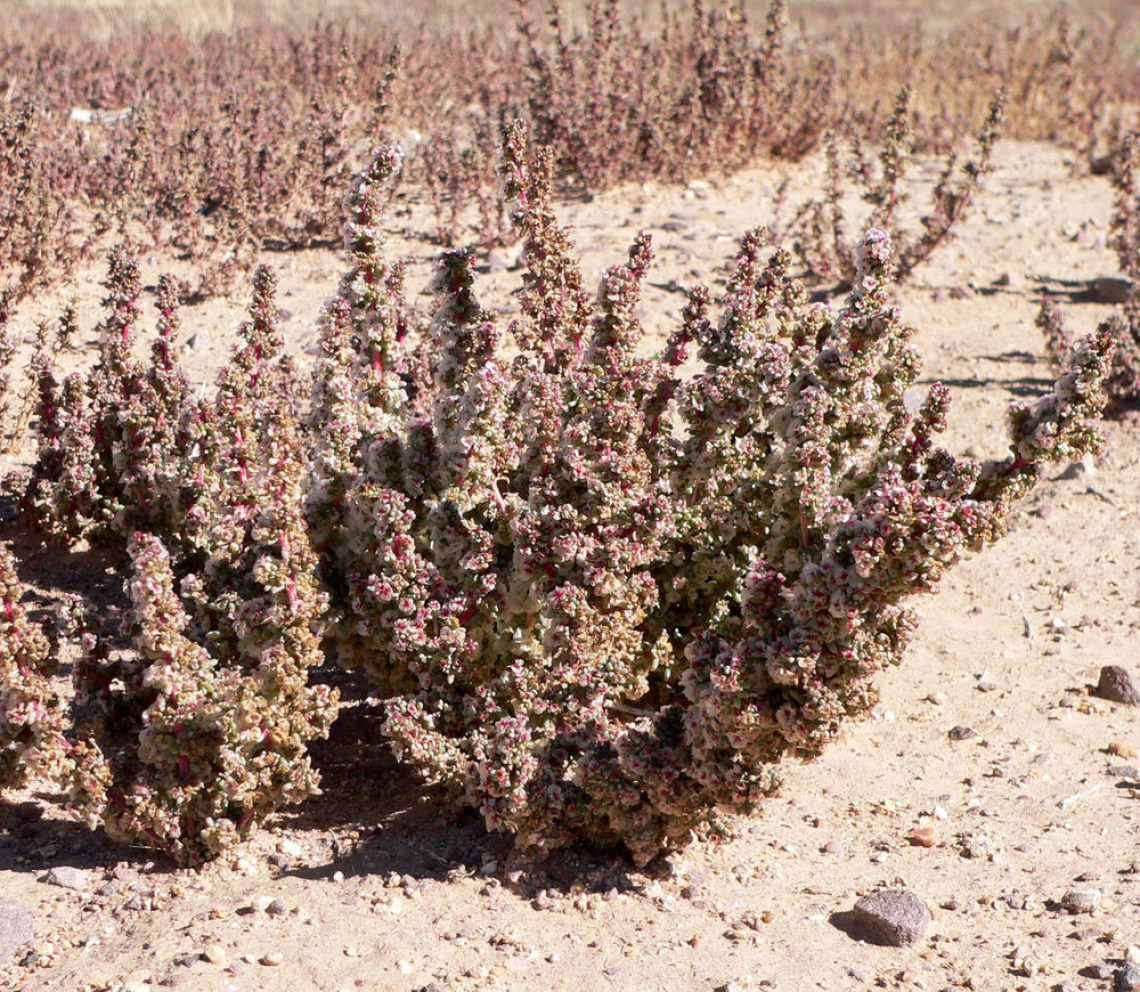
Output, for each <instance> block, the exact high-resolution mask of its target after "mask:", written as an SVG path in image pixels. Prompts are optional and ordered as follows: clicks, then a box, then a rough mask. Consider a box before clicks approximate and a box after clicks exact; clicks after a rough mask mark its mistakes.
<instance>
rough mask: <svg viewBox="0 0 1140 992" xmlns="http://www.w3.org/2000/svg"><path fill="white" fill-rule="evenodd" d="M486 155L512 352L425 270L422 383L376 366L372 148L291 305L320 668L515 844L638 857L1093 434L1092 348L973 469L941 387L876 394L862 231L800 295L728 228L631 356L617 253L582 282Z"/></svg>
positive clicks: (788, 750) (388, 303)
mask: <svg viewBox="0 0 1140 992" xmlns="http://www.w3.org/2000/svg"><path fill="white" fill-rule="evenodd" d="M504 146H505V158H506V162H505V166H504V172H505V179H506V186H507V191H508V195H509V197H510V198H511V200H512V202H513V204H514V209H515V217H516V222H517V224H518V226H519V228H520V230H521V232H522V233H523V235H524V236H525V247H524V252H523V256H522V259H523V264H524V266H525V274H524V277H523V289H522V295H521V304H522V315H521V317H520V318H519V319H518V320H516V321H515V322H514V323H513V324H512V325H511V326H510V327H509V328H507V333H509V334H510V335H511V337H513V339H514V341H515V342H516V344H517V346H518V349H519V355H518V357H517V358H515V359H513V360H507V359H506V358H505V357H503V356H502V354H501V353H500V351H499V349H498V347H497V346H498V339H499V331H498V330H497V328H496V327H495V325H494V322H493V320H492V319H491V317H490V315H489V314H488V313H487V312H486V311H484V310H483V309H482V308H481V307H480V305H479V303H478V300H477V298H476V297H475V294H474V291H473V282H472V275H471V266H470V260H469V258H468V256H467V255H466V254H465V253H463V252H450V253H447V254H445V255H444V256H443V257H442V258H441V261H440V268H439V277H438V285H437V289H438V293H439V297H440V305H439V309H438V312H437V315H436V318H435V320H434V322H433V323H432V325H431V328H430V330H429V335H430V342H431V350H432V351H434V354H435V355H436V356H437V361H436V362H435V363H434V368H432V369H431V370H430V379H429V377H428V373H427V372H425V370H424V367H423V366H422V365H417V364H415V363H410V362H409V361H408V359H407V355H406V353H405V350H404V349H405V329H406V326H407V319H406V316H405V313H404V309H403V301H402V297H401V293H400V281H399V271H400V270H399V267H398V266H396V265H394V264H393V263H391V262H389V261H388V260H386V259H385V258H384V256H383V235H382V228H381V223H380V221H381V215H380V210H381V207H382V205H383V204H384V202H385V199H386V196H387V190H388V188H389V187H390V184H391V183H392V182H393V180H394V177H395V173H396V171H397V169H398V167H399V164H400V155H399V152H398V150H397V149H396V148H394V147H392V146H388V147H386V148H383V149H381V150H380V151H379V152H377V153H376V154H375V156H374V158H373V161H372V164H371V166H370V167H369V168H368V169H366V170H365V172H364V173H363V175H362V177H361V179H360V180H359V181H358V182H357V183H356V184H355V186H354V187H353V189H352V191H351V193H350V195H349V197H348V201H347V215H348V221H347V224H346V228H345V237H346V244H347V245H348V248H349V250H350V252H351V253H352V255H353V262H354V267H353V269H352V271H351V272H350V273H349V274H348V275H347V276H346V277H345V279H344V280H343V282H342V283H341V287H340V290H339V292H338V295H337V296H336V298H335V299H334V300H332V301H331V302H330V303H329V304H328V306H327V308H326V310H325V314H324V317H323V318H322V337H321V349H322V350H321V355H320V359H319V362H318V366H317V371H316V380H315V393H314V408H313V413H312V419H311V422H310V431H311V436H312V438H313V440H314V445H315V449H314V455H313V477H312V484H311V488H310V492H309V514H310V522H311V525H312V527H313V531H314V534H315V535H316V540H315V544H316V547H317V549H318V551H319V553H320V554H321V558H322V569H323V575H324V577H325V579H326V581H327V583H328V585H329V587H330V589H331V590H332V591H333V600H334V609H335V612H336V615H337V626H336V628H335V630H336V633H337V637H338V639H339V640H340V650H341V655H340V657H341V660H342V662H344V663H345V664H349V665H363V666H364V667H365V668H366V669H367V671H368V672H369V673H370V674H371V675H372V676H373V677H374V678H375V679H376V680H377V681H378V682H379V683H380V684H381V685H382V686H383V687H385V689H386V690H387V691H388V692H389V693H392V694H393V695H392V697H391V698H390V699H389V700H388V701H387V703H386V707H387V721H386V724H385V731H386V733H387V734H388V735H389V736H390V737H391V739H392V741H393V743H394V745H395V747H396V750H397V752H398V753H399V754H400V755H401V756H402V757H403V758H404V759H405V760H408V761H410V762H411V763H412V764H413V765H415V766H416V767H417V768H419V769H420V770H421V772H422V773H423V774H424V775H425V776H426V777H428V778H430V779H433V780H436V781H440V782H443V783H446V784H447V785H448V786H450V787H451V788H452V789H454V790H455V792H456V793H457V794H458V795H460V796H461V797H462V798H463V799H464V801H466V802H467V803H469V804H470V805H472V806H474V807H476V808H477V809H479V810H480V811H481V812H482V814H483V816H484V818H485V819H486V821H487V823H488V824H489V825H490V826H491V827H492V828H497V829H507V830H511V831H513V832H514V833H515V834H516V835H517V837H518V839H519V841H520V842H521V843H523V844H527V845H534V846H538V847H553V846H557V845H561V844H566V843H568V842H570V841H572V840H575V839H586V840H588V841H590V842H593V843H602V844H607V845H612V844H620V845H624V846H625V848H626V849H627V850H628V851H629V853H630V854H631V855H632V856H633V858H634V859H635V860H636V861H638V862H645V861H647V860H649V859H651V858H652V857H654V856H655V855H656V854H658V853H659V852H660V851H661V850H662V849H664V848H668V847H670V846H675V845H682V844H684V843H686V842H687V840H688V838H689V837H690V836H691V831H692V830H693V829H695V828H699V827H700V826H701V825H702V824H708V823H710V821H713V820H715V817H716V815H717V813H718V811H730V812H732V811H747V810H751V809H753V808H754V807H755V805H756V804H757V802H758V801H759V800H761V799H762V798H763V797H765V796H767V795H769V794H771V793H772V791H773V790H774V789H775V788H776V787H777V785H778V783H779V763H780V761H781V760H782V759H784V758H785V757H800V758H808V757H811V756H814V755H816V754H818V753H819V752H820V751H821V750H822V749H823V747H824V746H825V745H826V744H827V743H828V742H829V741H830V740H832V739H833V738H834V737H835V735H836V734H837V733H838V731H839V729H840V728H841V726H842V725H843V722H844V721H845V720H846V719H848V718H852V717H857V716H859V715H861V714H864V713H866V712H867V710H868V709H869V708H870V707H871V706H872V705H873V704H874V702H875V698H876V697H875V689H874V676H875V674H876V673H877V672H878V671H880V670H881V669H883V668H884V667H886V666H888V665H893V664H897V663H898V662H899V660H900V659H901V657H902V654H903V652H904V650H905V648H906V646H907V644H908V643H909V640H910V638H911V635H912V633H913V630H914V626H915V622H916V620H915V615H914V613H913V612H912V611H911V610H909V609H908V608H907V606H906V601H907V599H908V598H909V597H911V596H913V595H914V594H916V593H919V592H927V591H931V590H934V589H935V588H936V587H937V584H938V580H939V578H940V576H941V575H942V574H943V573H944V571H945V570H946V569H947V568H949V567H951V566H953V565H954V564H955V563H956V562H957V561H958V560H960V559H961V558H962V556H963V555H965V554H966V553H967V552H968V551H976V550H979V549H980V548H982V547H983V546H984V545H985V544H986V543H987V542H989V541H992V540H994V539H996V538H997V537H999V536H1000V535H1001V534H1002V532H1003V530H1004V526H1005V521H1006V519H1007V516H1008V514H1009V512H1010V509H1011V507H1012V506H1013V504H1014V503H1015V502H1016V501H1017V500H1018V499H1019V498H1020V497H1022V496H1024V494H1025V493H1026V492H1028V490H1029V489H1030V488H1031V486H1032V485H1033V482H1034V480H1035V478H1036V475H1037V472H1038V468H1039V466H1040V465H1041V464H1042V463H1043V462H1046V461H1050V460H1055V459H1070V458H1072V457H1074V456H1079V454H1080V453H1081V452H1084V451H1088V450H1091V449H1093V448H1095V447H1096V446H1097V444H1098V443H1099V438H1098V435H1097V434H1096V431H1095V429H1094V428H1093V427H1092V426H1090V423H1089V418H1092V417H1094V416H1095V415H1096V413H1097V412H1098V409H1099V403H1100V396H1099V387H1100V384H1101V381H1102V380H1103V378H1104V375H1105V369H1106V363H1107V361H1108V358H1109V352H1110V350H1111V342H1110V341H1109V338H1108V336H1107V335H1106V334H1104V333H1102V334H1100V335H1098V336H1096V337H1095V338H1093V339H1090V340H1088V341H1086V342H1084V343H1082V344H1081V345H1080V346H1079V347H1078V348H1077V350H1076V352H1075V354H1074V357H1073V360H1072V363H1071V365H1070V366H1069V367H1068V368H1067V369H1066V370H1064V372H1063V374H1062V376H1061V378H1060V380H1059V381H1058V383H1057V385H1056V386H1055V388H1054V390H1053V392H1052V393H1051V394H1050V395H1049V396H1047V397H1045V398H1044V399H1042V400H1041V401H1039V402H1038V403H1037V404H1035V405H1033V406H1025V407H1018V408H1016V409H1015V410H1014V411H1013V413H1012V415H1011V421H1010V422H1011V444H1010V455H1009V456H1008V457H1007V458H1006V459H1005V460H1003V461H1001V462H998V463H994V464H988V465H981V464H978V463H976V462H974V461H971V460H968V459H963V460H959V459H956V458H954V457H953V456H951V455H950V454H949V453H947V452H946V451H944V450H942V449H939V448H938V447H936V445H935V435H936V434H937V433H938V432H939V431H941V430H942V429H943V427H944V426H945V423H946V415H947V409H948V406H949V393H948V390H947V389H945V387H943V386H941V385H936V386H934V387H932V388H931V389H930V390H929V391H928V394H927V396H926V398H925V400H924V401H923V403H922V405H921V407H920V409H919V410H918V411H917V412H916V413H910V412H908V410H907V407H906V406H905V405H904V402H903V397H904V394H905V393H906V391H907V390H908V389H910V388H911V387H912V386H913V384H914V382H915V380H916V377H917V374H918V370H919V359H918V356H917V354H916V353H915V351H914V348H913V346H912V345H911V344H910V336H911V331H910V329H909V328H908V327H907V326H906V324H905V323H904V322H903V320H902V318H901V316H900V314H899V312H898V310H897V308H896V307H895V306H894V304H893V302H892V300H891V297H890V281H891V278H892V274H893V272H894V271H895V267H896V256H895V251H894V248H893V246H892V244H891V242H890V239H889V238H888V236H887V235H886V234H885V233H884V232H883V231H882V230H879V229H872V230H870V231H868V232H867V234H866V235H865V236H864V237H863V239H862V240H861V242H860V244H859V247H858V252H857V255H856V271H855V273H854V279H853V288H852V291H851V294H850V296H849V297H848V299H847V301H846V303H845V304H844V305H843V306H842V307H841V308H839V309H831V308H828V307H825V306H819V305H811V304H810V303H809V302H808V297H807V292H806V290H805V288H804V287H803V285H802V284H801V283H800V282H799V281H797V280H795V279H791V278H790V277H789V275H788V273H789V269H790V266H791V257H790V256H789V254H788V253H787V252H785V251H783V250H782V249H778V248H777V249H773V248H771V247H770V246H768V245H767V244H766V242H765V238H764V237H763V236H762V235H761V234H760V233H759V232H753V233H750V234H749V235H747V236H746V237H745V238H744V240H743V242H742V244H741V248H740V252H739V254H738V256H737V258H736V265H735V272H734V275H733V276H732V278H731V280H730V282H729V285H728V287H727V290H726V293H725V297H724V300H723V301H722V303H721V304H720V313H719V315H718V316H714V312H713V303H712V300H711V299H710V295H709V293H708V292H707V290H705V289H703V288H697V289H695V290H693V291H692V293H691V294H690V298H689V302H688V305H687V306H686V308H685V311H684V315H683V319H682V321H681V326H680V327H678V328H677V330H676V331H675V332H674V333H673V335H672V336H671V338H670V339H669V340H668V342H667V343H666V345H665V347H664V348H663V349H662V352H661V354H660V356H659V357H656V358H652V359H649V358H642V357H639V350H638V346H639V343H640V339H641V328H640V326H639V324H638V320H637V316H636V310H637V305H638V298H639V290H640V286H641V284H642V282H643V280H644V278H645V275H646V272H647V270H648V268H649V266H650V264H651V260H652V250H651V244H650V240H649V238H648V237H647V236H645V235H638V237H637V238H636V240H635V242H634V244H633V246H632V247H631V249H630V252H629V257H628V259H627V260H626V261H625V262H624V263H622V264H619V265H616V266H614V267H612V268H610V269H609V270H608V271H607V272H606V273H605V275H604V276H603V277H602V280H601V284H600V286H599V289H598V292H597V294H596V295H594V296H591V294H589V293H587V292H586V291H585V289H584V288H583V284H582V278H581V273H580V270H579V267H578V264H577V262H576V260H575V258H574V255H573V245H572V242H571V241H570V238H569V236H568V233H567V232H566V230H565V229H563V228H561V227H560V226H559V225H558V223H557V219H556V217H555V215H554V211H553V209H552V207H551V199H550V176H551V163H550V158H549V156H548V155H539V156H538V157H537V159H536V160H535V161H530V160H528V157H527V153H526V135H525V128H524V127H523V126H522V125H518V124H515V125H511V126H509V127H508V128H507V129H506V131H505V134H504ZM690 350H695V358H696V360H697V362H698V366H699V368H698V371H697V373H696V374H695V375H694V376H691V377H685V376H682V375H681V373H680V371H679V369H680V367H681V365H682V363H683V362H685V360H686V358H687V357H688V355H689V352H690ZM413 397H415V398H416V399H415V402H413V399H412V398H413ZM425 398H428V399H430V403H428V402H426V401H425Z"/></svg>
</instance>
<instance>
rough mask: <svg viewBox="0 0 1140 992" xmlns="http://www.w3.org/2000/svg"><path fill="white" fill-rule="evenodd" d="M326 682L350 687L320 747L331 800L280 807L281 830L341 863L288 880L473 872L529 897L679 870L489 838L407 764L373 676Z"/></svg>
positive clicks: (661, 862)
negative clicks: (318, 835) (386, 732)
mask: <svg viewBox="0 0 1140 992" xmlns="http://www.w3.org/2000/svg"><path fill="white" fill-rule="evenodd" d="M318 678H319V679H320V680H321V681H326V682H329V683H331V684H333V685H335V686H337V687H338V688H339V689H340V691H341V697H342V704H343V709H342V710H341V713H340V715H339V717H338V718H337V721H336V723H334V724H333V727H332V730H331V732H330V734H329V738H328V740H327V741H314V742H313V743H312V744H311V745H310V752H311V754H312V756H313V763H314V765H315V766H316V767H317V768H318V769H319V771H320V773H321V795H319V796H315V797H313V798H312V799H309V800H308V801H307V802H305V803H302V804H300V805H299V806H296V807H291V808H285V809H282V810H280V811H279V812H278V813H277V814H276V815H275V816H274V818H273V819H272V821H271V827H272V828H275V829H277V828H287V829H290V830H293V831H298V832H306V831H323V832H326V833H327V834H328V836H327V837H326V838H325V843H326V844H327V846H328V847H329V848H330V849H331V852H332V859H331V861H329V862H328V863H326V864H321V865H314V866H304V865H296V866H290V867H288V868H287V869H286V871H285V874H287V875H292V876H295V877H298V878H303V879H312V880H318V879H328V878H331V877H332V876H333V874H335V873H336V872H338V871H339V872H341V873H343V874H344V875H345V876H353V875H382V876H389V875H391V874H393V873H395V874H396V875H399V876H401V877H405V878H406V877H410V879H412V880H414V881H420V880H425V879H435V880H440V881H442V880H445V879H448V878H453V877H456V876H457V875H466V876H477V877H485V878H486V879H487V885H488V886H489V887H490V888H495V887H497V886H499V885H503V886H504V887H506V888H509V889H512V890H514V891H516V892H518V893H519V894H520V895H527V896H529V895H533V894H534V892H535V891H537V890H539V889H543V888H551V889H562V890H567V891H568V890H570V889H572V888H575V887H585V889H586V890H587V891H596V892H599V893H605V892H609V891H610V890H612V889H617V890H618V891H622V892H625V891H632V890H635V889H638V888H641V887H642V886H643V885H644V884H645V883H646V880H648V879H651V878H656V877H662V876H664V875H667V874H668V873H669V871H670V867H669V864H668V862H667V861H666V860H665V859H664V858H659V859H658V860H657V861H655V862H653V863H652V864H650V865H648V866H646V867H644V868H641V869H635V868H634V867H633V865H632V863H631V862H630V861H629V859H628V858H627V857H625V856H624V855H622V854H621V853H619V852H613V851H596V850H591V849H589V848H586V847H584V846H580V845H579V846H574V847H569V848H564V849H559V850H555V851H552V852H549V853H545V854H538V855H536V854H532V853H530V852H527V851H525V850H524V851H516V850H515V848H514V841H513V839H512V838H511V837H510V836H509V835H507V834H502V833H492V832H490V831H488V830H487V829H486V827H485V826H484V824H483V821H482V819H481V817H480V816H479V815H478V813H477V812H476V811H474V810H472V809H470V808H468V807H465V806H462V805H459V804H458V803H457V802H456V801H455V799H454V797H452V796H450V795H448V794H447V793H446V792H445V791H444V790H442V789H440V788H438V787H435V786H431V785H425V784H424V783H423V782H422V781H421V780H420V779H419V777H418V776H417V775H416V774H415V772H414V771H412V770H411V769H410V768H408V767H407V766H405V765H403V764H401V763H400V762H399V761H397V759H396V758H395V756H394V755H393V753H392V749H391V747H390V746H389V744H388V742H387V741H386V740H385V739H384V737H383V735H382V734H381V731H380V728H381V725H382V723H383V720H384V715H383V706H382V704H381V703H379V702H377V701H376V700H374V699H372V698H371V697H370V696H369V695H368V689H369V686H368V683H367V682H366V680H365V679H364V677H363V676H361V675H358V674H357V673H355V672H345V671H343V670H341V669H338V668H336V667H335V665H333V664H328V665H326V666H324V667H323V668H322V669H321V671H320V673H319V675H318ZM341 831H345V832H350V833H351V834H352V839H346V838H344V837H341V836H339V834H340V832H341ZM507 866H509V869H508V867H507Z"/></svg>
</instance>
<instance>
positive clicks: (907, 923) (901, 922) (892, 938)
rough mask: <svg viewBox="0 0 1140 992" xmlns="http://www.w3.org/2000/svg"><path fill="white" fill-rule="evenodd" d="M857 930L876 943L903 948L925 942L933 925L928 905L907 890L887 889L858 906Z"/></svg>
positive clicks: (873, 894) (855, 913)
mask: <svg viewBox="0 0 1140 992" xmlns="http://www.w3.org/2000/svg"><path fill="white" fill-rule="evenodd" d="M851 922H852V925H853V929H854V930H855V931H856V932H858V933H859V934H860V936H863V937H864V939H866V940H870V941H871V942H872V943H875V944H886V945H888V946H890V947H902V946H904V945H905V944H913V943H914V942H915V941H917V940H921V939H922V935H923V934H924V933H925V932H926V927H927V924H929V923H930V910H928V909H927V908H926V903H924V902H923V901H922V900H921V899H919V898H918V896H916V895H915V894H914V893H913V892H908V891H907V890H906V889H883V890H882V891H880V892H873V893H872V894H871V895H869V896H864V897H863V898H862V899H860V900H859V901H858V902H857V903H855V912H854V914H853V917H852V921H851Z"/></svg>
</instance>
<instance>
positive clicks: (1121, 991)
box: [1112, 961, 1140, 992]
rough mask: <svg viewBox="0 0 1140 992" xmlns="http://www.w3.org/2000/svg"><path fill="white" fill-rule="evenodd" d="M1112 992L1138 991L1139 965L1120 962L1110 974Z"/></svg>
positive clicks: (1139, 980)
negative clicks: (1111, 974)
mask: <svg viewBox="0 0 1140 992" xmlns="http://www.w3.org/2000/svg"><path fill="white" fill-rule="evenodd" d="M1112 992H1140V965H1136V964H1133V963H1132V962H1131V961H1126V962H1125V963H1124V964H1122V965H1121V966H1120V967H1119V968H1118V969H1117V971H1116V974H1115V975H1113V976H1112Z"/></svg>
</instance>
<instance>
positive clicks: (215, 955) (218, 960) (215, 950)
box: [202, 944, 226, 965]
mask: <svg viewBox="0 0 1140 992" xmlns="http://www.w3.org/2000/svg"><path fill="white" fill-rule="evenodd" d="M202 957H204V958H205V959H206V960H207V961H209V962H210V964H217V965H221V964H225V960H226V952H225V949H224V948H223V947H222V946H221V945H220V944H208V945H207V946H206V947H204V948H202Z"/></svg>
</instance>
